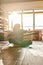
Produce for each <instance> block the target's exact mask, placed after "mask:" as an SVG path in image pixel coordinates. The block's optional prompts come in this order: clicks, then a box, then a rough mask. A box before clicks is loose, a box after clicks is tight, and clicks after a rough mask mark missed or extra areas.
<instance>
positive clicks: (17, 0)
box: [1, 0, 43, 3]
mask: <svg viewBox="0 0 43 65" xmlns="http://www.w3.org/2000/svg"><path fill="white" fill-rule="evenodd" d="M31 1H43V0H1V3H13V2H31Z"/></svg>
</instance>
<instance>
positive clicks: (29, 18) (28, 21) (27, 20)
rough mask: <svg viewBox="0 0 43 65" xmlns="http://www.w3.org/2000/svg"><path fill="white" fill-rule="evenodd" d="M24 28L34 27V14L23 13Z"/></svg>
mask: <svg viewBox="0 0 43 65" xmlns="http://www.w3.org/2000/svg"><path fill="white" fill-rule="evenodd" d="M23 29H27V30H29V29H30V30H31V29H33V14H23Z"/></svg>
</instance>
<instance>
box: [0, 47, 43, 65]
mask: <svg viewBox="0 0 43 65" xmlns="http://www.w3.org/2000/svg"><path fill="white" fill-rule="evenodd" d="M39 52H40V51H38V50H34V49H28V48H8V49H5V50H2V53H1V58H0V59H2V61H1V62H3V65H43V53H42V54H41V52H40V54H39ZM1 65H2V64H1Z"/></svg>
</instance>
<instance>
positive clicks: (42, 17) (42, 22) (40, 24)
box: [35, 13, 43, 29]
mask: <svg viewBox="0 0 43 65" xmlns="http://www.w3.org/2000/svg"><path fill="white" fill-rule="evenodd" d="M35 29H43V13H39V14H35Z"/></svg>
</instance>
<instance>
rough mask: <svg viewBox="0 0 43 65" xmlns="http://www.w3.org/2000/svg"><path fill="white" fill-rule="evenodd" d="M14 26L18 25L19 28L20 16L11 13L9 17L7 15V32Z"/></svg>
mask: <svg viewBox="0 0 43 65" xmlns="http://www.w3.org/2000/svg"><path fill="white" fill-rule="evenodd" d="M15 24H20V26H21V15H20V14H17V13H12V14H11V15H9V30H11V29H12V27H14V25H15Z"/></svg>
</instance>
